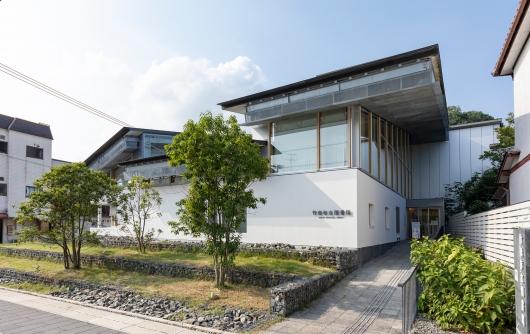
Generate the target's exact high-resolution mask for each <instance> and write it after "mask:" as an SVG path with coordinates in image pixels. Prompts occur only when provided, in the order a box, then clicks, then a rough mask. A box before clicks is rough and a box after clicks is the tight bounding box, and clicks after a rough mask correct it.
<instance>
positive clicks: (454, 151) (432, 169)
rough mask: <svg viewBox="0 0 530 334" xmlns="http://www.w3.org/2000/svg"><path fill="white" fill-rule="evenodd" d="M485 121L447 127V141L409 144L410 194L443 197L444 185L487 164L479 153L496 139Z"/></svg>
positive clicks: (488, 164)
mask: <svg viewBox="0 0 530 334" xmlns="http://www.w3.org/2000/svg"><path fill="white" fill-rule="evenodd" d="M498 127H499V125H498V124H495V125H485V126H480V127H472V128H465V129H455V130H450V131H449V141H446V142H437V143H428V144H420V145H412V146H411V152H412V198H413V199H422V198H439V197H445V185H446V184H452V183H454V182H457V181H458V182H462V183H464V182H466V181H468V180H469V179H470V178H471V176H472V175H473V174H474V173H475V172H483V171H485V170H486V169H488V168H490V167H491V163H490V162H489V161H488V160H480V159H479V156H480V155H481V154H482V153H484V151H486V150H489V145H490V144H493V143H497V142H498V140H497V137H496V133H495V129H496V128H498Z"/></svg>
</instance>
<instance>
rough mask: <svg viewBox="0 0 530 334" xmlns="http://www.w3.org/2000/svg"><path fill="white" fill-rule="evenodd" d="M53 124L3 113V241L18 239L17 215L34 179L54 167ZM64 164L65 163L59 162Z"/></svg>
mask: <svg viewBox="0 0 530 334" xmlns="http://www.w3.org/2000/svg"><path fill="white" fill-rule="evenodd" d="M52 140H53V137H52V132H51V130H50V126H49V125H47V124H43V123H34V122H30V121H27V120H24V119H20V118H16V117H10V116H7V115H2V114H0V240H1V242H2V243H9V242H12V241H14V240H16V239H17V237H16V236H15V235H14V231H15V230H17V229H20V228H21V226H18V225H17V223H16V222H15V220H14V218H15V216H16V211H17V209H18V206H19V204H20V202H22V201H25V200H26V198H27V197H28V196H29V194H30V193H31V192H32V191H34V190H35V187H34V186H33V182H34V181H35V180H36V179H38V178H39V177H40V176H41V175H42V173H45V172H47V171H49V169H50V167H51V166H52V158H51V156H52ZM57 163H61V162H59V161H58V162H57Z"/></svg>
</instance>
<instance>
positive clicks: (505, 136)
mask: <svg viewBox="0 0 530 334" xmlns="http://www.w3.org/2000/svg"><path fill="white" fill-rule="evenodd" d="M506 122H507V123H508V125H501V126H500V127H498V128H496V129H495V132H496V133H497V140H498V141H499V142H498V143H497V144H495V145H494V146H493V147H492V148H491V149H490V150H488V151H484V153H483V154H482V155H481V156H480V159H482V160H489V161H490V162H491V164H492V167H491V168H489V169H486V170H485V171H484V172H483V173H475V174H473V176H472V177H471V179H469V180H468V181H466V182H465V183H463V184H462V183H461V182H455V183H453V184H450V185H446V186H445V212H446V215H447V216H448V217H450V216H452V215H454V214H456V213H459V212H462V211H467V212H468V213H469V214H476V213H480V212H484V211H488V210H491V209H494V208H497V207H500V206H501V205H502V202H500V201H492V200H491V196H492V195H493V194H494V193H495V191H496V190H497V188H498V186H497V185H496V184H495V180H496V179H497V174H498V172H499V167H500V164H501V162H502V159H503V157H504V152H505V150H506V148H509V147H512V146H514V144H515V128H514V119H513V112H511V113H509V114H508V116H507V117H506Z"/></svg>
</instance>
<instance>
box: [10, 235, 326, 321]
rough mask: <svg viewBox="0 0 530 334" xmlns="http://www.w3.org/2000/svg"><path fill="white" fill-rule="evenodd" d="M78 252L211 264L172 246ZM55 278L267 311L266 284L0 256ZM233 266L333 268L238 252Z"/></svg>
mask: <svg viewBox="0 0 530 334" xmlns="http://www.w3.org/2000/svg"><path fill="white" fill-rule="evenodd" d="M0 247H5V248H21V249H33V250H44V251H52V252H62V250H61V248H60V247H59V246H56V245H45V244H42V243H23V244H8V245H0ZM81 254H84V255H98V256H101V255H104V256H116V257H124V258H130V259H138V260H144V261H155V262H172V263H183V264H190V265H198V266H211V265H212V261H211V258H210V257H209V256H208V255H206V254H203V253H175V252H171V251H160V252H147V253H146V254H140V253H138V252H137V251H136V250H134V249H121V248H105V247H90V246H87V247H83V249H82V250H81ZM37 266H39V269H38V273H39V274H41V275H43V276H46V277H51V278H55V279H62V278H69V279H78V280H83V281H87V282H93V283H100V284H106V285H117V286H122V287H127V288H130V289H134V290H136V291H138V292H141V293H146V294H149V295H163V296H168V297H174V298H177V299H179V300H186V301H187V302H188V304H189V305H190V306H198V305H201V304H204V305H206V306H207V307H208V308H212V309H220V308H223V307H238V308H245V309H247V310H256V311H258V310H259V311H268V309H269V298H270V296H269V289H267V288H259V287H252V286H244V285H233V284H227V287H226V288H224V289H217V288H216V287H215V284H214V283H213V282H210V281H200V280H194V279H188V278H175V277H165V276H158V275H146V274H142V273H137V272H132V271H124V270H108V269H104V268H96V267H86V268H82V269H80V270H73V269H70V270H65V269H64V267H63V263H62V262H59V261H52V260H41V261H39V260H32V259H27V258H22V257H9V256H0V267H1V268H12V269H18V270H23V271H29V272H36V271H37V269H36V267H37ZM235 266H236V269H246V270H258V271H274V272H281V273H290V274H296V275H302V276H306V277H308V276H312V275H315V274H321V273H326V272H331V271H333V269H330V268H325V267H319V266H315V265H311V264H309V263H303V262H299V261H296V260H282V259H273V258H265V257H260V256H248V254H247V255H246V256H238V257H236V260H235ZM15 287H16V288H20V289H24V290H31V291H34V292H38V293H50V292H52V291H54V289H56V288H54V287H47V286H43V285H39V284H36V285H32V284H28V283H23V284H19V285H18V286H15ZM211 292H214V293H215V294H216V295H217V296H218V297H219V299H216V300H210V298H209V297H210V293H211Z"/></svg>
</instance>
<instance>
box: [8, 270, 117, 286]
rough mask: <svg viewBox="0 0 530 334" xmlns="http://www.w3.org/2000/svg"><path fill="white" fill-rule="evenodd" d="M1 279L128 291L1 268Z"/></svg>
mask: <svg viewBox="0 0 530 334" xmlns="http://www.w3.org/2000/svg"><path fill="white" fill-rule="evenodd" d="M0 277H3V278H9V279H15V280H19V281H22V282H30V283H41V284H45V285H50V286H58V287H61V286H64V287H68V288H72V289H74V288H78V289H90V290H106V291H126V289H124V288H121V287H117V286H108V285H102V284H97V283H89V282H84V281H78V280H73V279H54V278H49V277H44V276H42V275H40V274H38V273H32V272H27V271H21V270H16V269H8V268H0Z"/></svg>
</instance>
